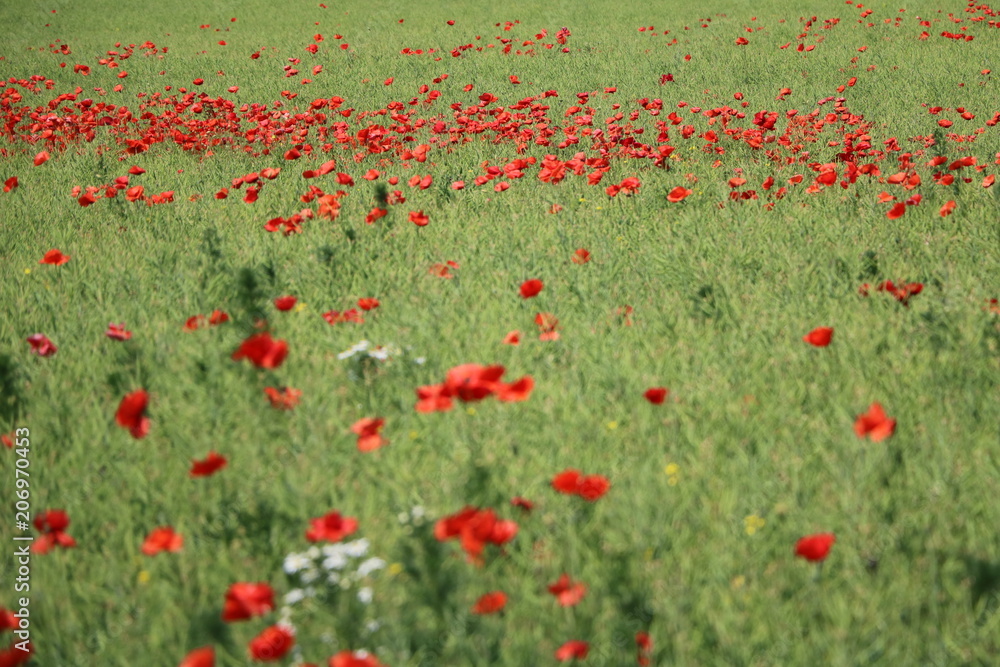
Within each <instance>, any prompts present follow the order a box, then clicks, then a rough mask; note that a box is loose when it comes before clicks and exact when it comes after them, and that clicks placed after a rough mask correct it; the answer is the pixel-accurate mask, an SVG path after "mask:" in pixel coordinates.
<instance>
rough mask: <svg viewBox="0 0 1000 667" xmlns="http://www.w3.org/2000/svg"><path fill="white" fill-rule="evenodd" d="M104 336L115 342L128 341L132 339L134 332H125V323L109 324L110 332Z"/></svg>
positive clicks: (106, 332)
mask: <svg viewBox="0 0 1000 667" xmlns="http://www.w3.org/2000/svg"><path fill="white" fill-rule="evenodd" d="M104 335H105V336H107V337H108V338H112V339H114V340H123V341H124V340H128V339H130V338H132V332H131V331H126V330H125V323H124V322H122V323H121V324H115V323H114V322H109V323H108V330H107V331H105V332H104Z"/></svg>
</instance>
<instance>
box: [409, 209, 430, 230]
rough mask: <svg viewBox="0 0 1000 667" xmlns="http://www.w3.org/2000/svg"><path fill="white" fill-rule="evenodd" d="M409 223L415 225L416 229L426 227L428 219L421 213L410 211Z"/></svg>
mask: <svg viewBox="0 0 1000 667" xmlns="http://www.w3.org/2000/svg"><path fill="white" fill-rule="evenodd" d="M410 222H412V223H413V224H415V225H416V226H417V227H426V226H427V223H429V222H430V219H429V218H428V217H427V216H426V215H425V214H424V212H423V211H410Z"/></svg>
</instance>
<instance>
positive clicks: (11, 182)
mask: <svg viewBox="0 0 1000 667" xmlns="http://www.w3.org/2000/svg"><path fill="white" fill-rule="evenodd" d="M17 186H18V182H17V176H11V177H10V178H8V179H7V180H6V181H4V182H3V191H4V192H10V191H11V190H13V189H14V188H16V187H17ZM983 187H986V186H983Z"/></svg>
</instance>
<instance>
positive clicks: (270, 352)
mask: <svg viewBox="0 0 1000 667" xmlns="http://www.w3.org/2000/svg"><path fill="white" fill-rule="evenodd" d="M287 356H288V343H286V342H285V341H283V340H273V339H272V338H271V334H269V333H267V332H264V333H259V334H253V335H252V336H250V337H249V338H247V339H246V340H245V341H243V343H242V344H241V345H240V346H239V348H238V349H237V350H236V351H235V352H233V355H232V359H233V361H240V360H242V359H249V360H250V363H252V364H253V365H254V366H256V367H257V368H269V369H273V368H277V367H278V366H280V365H281V363H282V362H283V361H284V360H285V357H287Z"/></svg>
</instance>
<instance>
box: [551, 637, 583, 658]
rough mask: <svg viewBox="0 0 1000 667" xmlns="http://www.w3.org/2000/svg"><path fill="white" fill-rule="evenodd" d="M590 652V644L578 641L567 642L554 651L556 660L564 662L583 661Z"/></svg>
mask: <svg viewBox="0 0 1000 667" xmlns="http://www.w3.org/2000/svg"><path fill="white" fill-rule="evenodd" d="M589 652H590V644H588V643H587V642H585V641H581V640H579V639H574V640H572V641H568V642H566V643H565V644H563V645H562V646H560V647H559V648H558V649H557V650H556V660H558V661H559V662H566V661H567V660H583V659H584V658H586V657H587V654H588V653H589Z"/></svg>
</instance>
